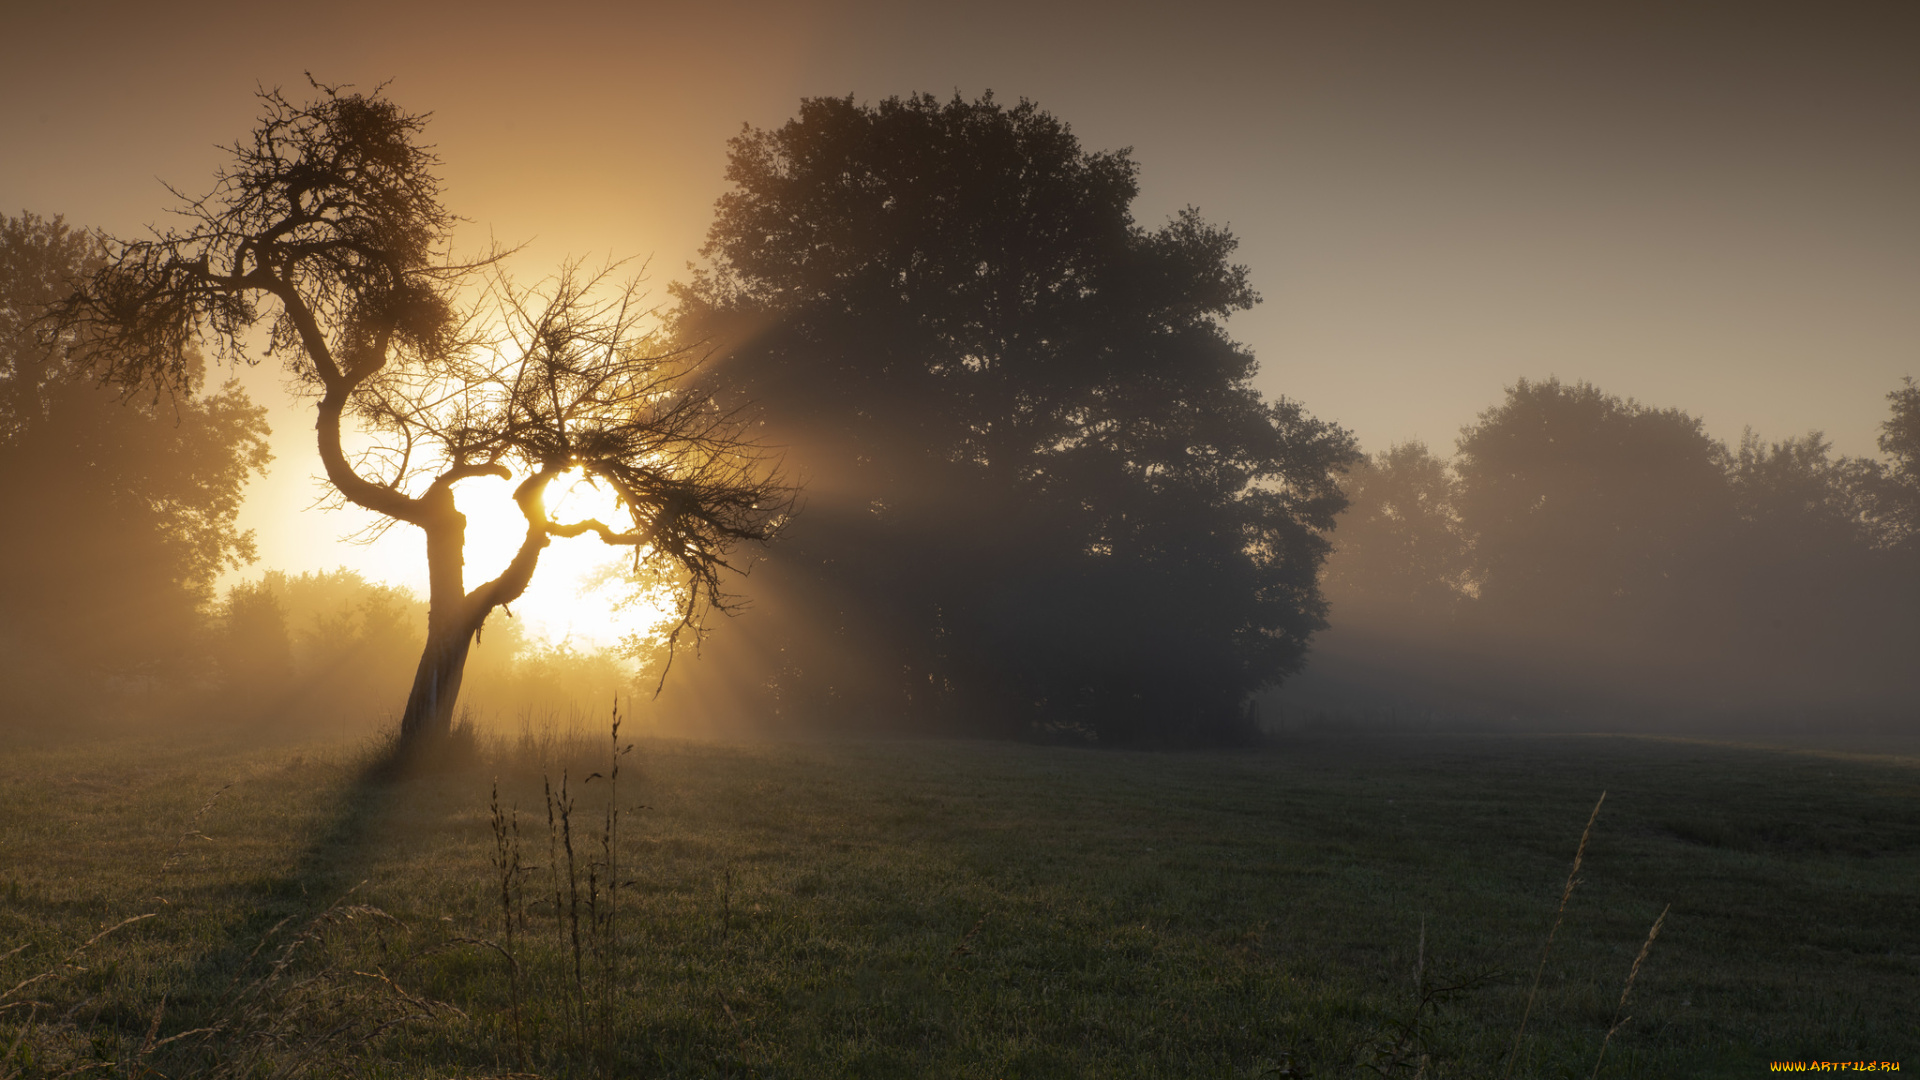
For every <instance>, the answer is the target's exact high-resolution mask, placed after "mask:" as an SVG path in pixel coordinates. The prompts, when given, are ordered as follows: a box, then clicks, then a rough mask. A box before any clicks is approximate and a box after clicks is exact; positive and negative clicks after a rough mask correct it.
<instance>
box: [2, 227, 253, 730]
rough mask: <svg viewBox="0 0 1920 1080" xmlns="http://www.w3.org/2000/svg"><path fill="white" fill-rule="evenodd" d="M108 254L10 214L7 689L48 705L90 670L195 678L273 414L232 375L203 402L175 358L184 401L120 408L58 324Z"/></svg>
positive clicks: (242, 536)
mask: <svg viewBox="0 0 1920 1080" xmlns="http://www.w3.org/2000/svg"><path fill="white" fill-rule="evenodd" d="M106 255H107V252H106V248H105V245H104V244H103V243H102V242H101V241H100V240H99V239H98V238H97V237H96V236H94V235H93V234H91V233H87V232H85V231H82V230H79V229H75V228H72V227H71V226H69V225H67V224H66V223H65V222H63V221H61V220H60V219H58V218H54V219H52V220H48V219H45V218H41V217H37V216H34V215H32V214H23V215H21V216H19V217H5V218H0V506H5V507H6V508H7V510H6V513H5V514H4V515H3V516H0V523H3V524H0V613H4V614H0V664H4V665H6V667H7V668H8V669H9V670H8V671H7V677H6V678H4V679H0V683H4V684H5V685H6V686H7V687H9V688H10V689H13V690H16V691H20V692H26V691H29V690H31V689H32V688H34V687H42V688H45V689H48V690H49V694H50V696H49V697H48V700H49V701H52V700H57V699H59V698H70V697H71V696H72V689H71V688H72V685H73V681H74V677H75V676H76V675H77V674H80V673H86V672H92V673H96V674H98V673H104V674H108V675H114V676H119V677H122V678H138V679H141V680H151V679H153V678H156V677H166V676H175V677H187V676H190V675H191V674H192V670H191V666H192V655H193V646H194V645H195V644H196V643H197V642H198V634H197V631H198V626H199V618H200V614H201V612H202V610H203V609H204V608H205V607H206V605H208V604H209V603H210V602H211V600H212V598H213V585H214V580H215V578H216V577H218V575H219V574H220V573H221V572H222V571H224V570H226V569H228V568H230V567H235V566H238V565H241V564H243V563H245V562H248V561H250V560H251V559H252V557H253V538H252V536H251V534H249V533H246V532H244V531H242V530H241V529H240V528H239V527H238V525H237V517H238V514H239V509H240V499H241V492H242V489H243V488H244V486H245V484H246V482H247V480H248V479H249V478H250V477H251V476H253V475H255V474H258V473H260V472H263V471H264V470H265V467H266V464H267V461H268V459H269V455H268V451H267V441H266V438H267V425H266V418H265V413H264V411H263V410H261V409H259V408H257V407H256V406H254V405H253V404H252V403H251V402H249V401H248V400H247V396H246V395H245V394H244V393H243V392H242V391H241V390H240V389H239V388H238V387H237V386H235V385H233V384H231V383H229V384H227V385H226V386H223V387H221V388H219V389H217V390H215V391H213V392H211V393H207V392H205V391H204V385H203V384H204V368H203V365H202V364H201V363H200V360H199V357H198V356H197V355H195V354H193V353H191V352H183V353H182V354H181V355H180V356H179V357H178V358H177V363H176V366H175V367H174V369H173V372H172V377H173V380H174V385H175V386H176V387H177V388H178V389H179V391H180V392H179V393H178V394H176V395H174V396H172V397H169V398H160V399H155V398H153V397H140V396H135V397H132V398H125V397H124V395H122V394H120V393H116V392H115V391H114V390H112V389H110V388H104V387H102V386H101V385H100V384H99V378H98V376H99V374H100V373H101V370H102V369H101V367H100V366H99V364H100V363H101V362H104V361H105V360H106V359H107V358H106V357H104V356H103V355H102V354H101V353H100V352H99V351H98V350H97V349H96V348H95V347H94V343H93V342H91V341H90V340H89V339H87V338H86V337H84V336H81V335H78V334H75V333H66V334H57V333H53V332H52V329H51V325H50V324H49V323H47V322H46V321H45V320H46V315H47V313H48V311H49V309H50V307H51V305H53V304H54V303H55V302H56V301H58V300H59V299H61V298H62V297H63V296H64V295H65V294H66V292H67V290H68V289H69V288H70V287H71V284H72V282H73V281H74V280H76V279H78V278H80V277H82V276H84V275H86V274H88V273H90V272H93V271H96V270H97V269H98V268H99V267H100V266H102V265H103V264H104V262H105V259H106ZM13 704H14V705H16V706H18V704H19V702H17V701H16V702H14V703H13Z"/></svg>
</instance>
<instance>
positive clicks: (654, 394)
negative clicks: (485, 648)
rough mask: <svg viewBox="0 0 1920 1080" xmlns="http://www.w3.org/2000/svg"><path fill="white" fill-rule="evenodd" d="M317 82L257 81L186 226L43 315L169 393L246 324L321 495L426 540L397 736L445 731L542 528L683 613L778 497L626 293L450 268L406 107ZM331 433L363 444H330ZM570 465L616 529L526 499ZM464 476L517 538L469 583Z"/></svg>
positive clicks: (121, 368)
mask: <svg viewBox="0 0 1920 1080" xmlns="http://www.w3.org/2000/svg"><path fill="white" fill-rule="evenodd" d="M318 89H319V90H320V91H321V92H320V95H319V97H318V98H317V99H315V100H314V101H311V102H309V103H306V104H294V103H292V102H290V101H288V100H287V99H286V98H284V97H282V96H281V94H280V93H279V92H277V91H274V92H268V93H263V94H262V101H263V103H264V106H265V108H264V114H263V116H262V119H261V122H260V125H259V127H258V128H257V129H256V130H255V131H254V133H253V136H252V138H251V140H249V141H246V142H242V143H239V144H236V145H235V146H234V147H233V148H232V162H231V164H229V165H228V167H227V168H225V169H224V170H222V171H221V172H220V173H219V175H218V179H217V182H216V184H215V187H214V190H213V191H212V193H211V194H209V195H207V196H206V197H204V198H201V199H198V200H194V201H191V202H188V203H186V204H185V206H184V207H183V208H182V211H181V212H182V213H183V214H184V216H185V217H186V218H187V219H188V221H189V224H188V225H187V226H186V227H184V228H181V229H169V230H164V231H159V232H158V233H157V234H156V237H155V238H154V239H151V240H142V241H134V242H121V243H117V244H116V245H115V247H114V250H113V253H112V257H111V259H110V260H109V264H108V265H107V266H106V267H105V268H104V269H103V270H101V271H100V272H99V273H97V274H95V275H94V276H93V277H92V278H91V279H90V280H89V281H88V282H87V283H86V284H85V286H84V287H83V288H81V289H80V290H78V291H77V292H76V293H75V294H74V295H73V296H72V298H71V299H70V300H69V302H68V303H67V305H66V307H65V312H64V314H65V322H66V324H67V325H68V326H70V327H74V328H77V329H79V330H82V331H84V333H85V335H86V336H85V337H84V338H83V339H82V340H83V341H86V342H88V343H90V346H89V348H88V350H87V353H86V356H87V358H88V359H89V360H90V361H92V362H95V363H97V364H99V365H100V366H101V368H102V370H103V371H104V372H105V373H106V374H107V375H108V376H109V377H110V378H111V379H113V380H114V381H115V382H117V383H119V384H120V385H123V386H127V387H141V388H155V389H160V390H166V389H173V388H177V387H179V386H180V385H182V383H183V381H184V380H185V379H186V377H187V374H188V369H187V366H186V365H187V361H186V359H185V357H186V356H187V355H188V351H187V350H188V348H189V346H190V345H191V344H192V343H193V342H195V341H197V340H200V339H201V338H203V337H207V338H211V340H212V341H213V342H214V343H215V345H216V347H217V348H218V349H219V350H220V353H221V355H223V356H227V357H242V356H245V355H246V353H245V342H246V340H247V336H248V334H249V333H250V332H251V331H252V329H253V328H254V327H255V326H257V325H259V324H260V323H261V322H262V321H264V322H266V324H267V327H268V345H267V354H268V355H270V356H273V357H276V358H278V359H280V360H281V361H282V363H283V366H284V368H285V370H286V371H287V372H288V373H289V374H290V375H291V376H292V377H293V378H294V379H295V380H297V381H298V383H299V384H300V385H301V386H302V387H303V388H304V389H306V390H307V391H308V392H310V393H311V394H312V395H313V396H314V398H315V399H316V402H315V412H316V415H317V421H318V422H317V425H316V426H317V428H318V436H319V449H320V458H321V462H322V464H323V466H324V468H325V470H326V475H327V479H328V480H329V481H330V482H331V484H332V486H333V488H334V490H335V491H337V492H338V494H339V496H340V497H341V498H342V499H344V500H346V501H348V502H351V503H354V504H356V505H358V506H361V507H364V508H366V509H368V510H372V511H374V512H375V513H378V514H382V515H385V516H386V517H387V518H390V519H392V520H393V521H396V522H405V523H407V524H409V525H413V526H416V527H418V528H419V529H420V530H421V531H422V532H423V533H424V534H425V539H426V547H427V566H428V579H429V583H430V585H429V593H430V595H429V598H428V619H427V638H426V645H425V649H424V651H423V654H422V656H421V659H420V663H419V667H418V671H417V674H416V676H415V678H414V683H413V688H412V691H411V692H410V694H409V697H408V700H407V706H406V711H405V713H404V714H403V716H402V719H401V731H402V735H403V737H404V738H409V739H412V738H415V737H418V736H421V735H430V734H434V733H438V732H444V731H445V730H446V729H447V727H448V725H449V723H450V721H451V718H452V715H453V707H454V701H455V698H456V696H457V695H458V693H459V689H460V680H461V674H462V671H463V670H464V666H465V662H466V657H467V653H468V649H469V647H470V646H471V643H472V641H473V638H474V636H475V634H477V633H478V632H479V630H480V628H481V626H482V624H483V623H484V622H485V620H486V618H487V616H488V614H489V613H491V612H492V611H493V610H494V609H495V608H497V607H499V606H501V605H502V604H507V603H510V602H512V601H513V600H514V599H515V598H517V597H518V596H520V594H521V593H522V592H523V591H524V590H525V589H526V587H527V583H528V582H529V581H530V580H531V579H532V576H533V572H534V569H535V566H536V565H537V563H538V560H539V557H540V553H541V551H542V550H544V549H545V548H546V546H547V545H548V544H549V543H550V541H551V540H552V538H553V537H556V536H578V535H583V534H586V533H593V534H595V535H597V536H599V538H600V539H601V540H603V541H605V542H607V543H609V544H616V545H625V546H628V547H630V548H632V549H633V550H634V551H635V558H636V559H641V558H651V559H659V560H667V561H670V562H672V563H673V564H674V565H676V566H677V567H678V570H679V572H680V573H681V574H682V575H684V578H685V581H686V588H685V592H684V597H685V607H684V609H683V614H684V618H683V620H682V625H683V626H686V627H697V625H698V623H697V619H698V615H699V612H700V611H701V610H703V608H704V607H705V606H707V605H711V604H714V603H717V602H719V601H720V599H721V593H720V580H721V574H722V572H723V571H724V570H725V569H726V568H727V562H726V558H727V553H728V551H729V550H730V548H732V547H733V546H734V545H735V544H737V543H739V542H742V541H760V540H764V539H766V538H767V537H768V536H769V535H770V534H771V532H772V530H773V528H774V525H775V522H776V521H777V519H778V517H779V515H780V514H781V512H782V509H783V505H784V504H783V497H782V494H781V489H780V488H779V486H778V485H777V483H775V482H774V481H773V480H771V479H770V478H769V476H768V473H767V470H766V468H765V467H764V462H763V460H762V457H761V455H760V454H759V453H758V452H757V450H756V448H755V447H754V446H753V445H752V444H751V443H750V442H748V441H747V440H746V439H745V438H744V437H743V435H742V432H741V430H740V427H739V425H738V424H737V423H736V422H735V421H734V419H733V417H732V416H731V415H730V414H729V413H727V412H725V411H723V410H721V409H719V408H718V407H717V406H716V405H715V404H714V402H713V400H712V398H711V397H710V396H709V395H708V394H706V393H705V392H703V391H702V390H701V389H700V388H699V387H698V386H697V385H696V384H695V382H694V381H693V379H692V378H691V374H692V370H693V368H694V367H695V365H694V364H693V362H692V361H691V359H690V358H689V356H688V355H687V354H686V353H683V352H676V351H672V350H662V349H658V348H655V347H652V343H651V342H650V341H649V340H648V339H647V338H646V336H645V334H644V333H643V332H642V330H643V327H642V319H643V318H644V316H645V314H646V313H645V312H644V311H642V310H641V309H640V308H639V307H638V305H637V302H636V301H637V296H636V294H635V293H634V291H633V288H632V287H631V286H629V287H627V288H624V289H613V290H610V291H607V290H602V289H600V288H599V286H600V284H601V282H600V280H599V279H598V278H590V279H585V280H582V279H580V278H578V277H576V276H574V275H573V274H571V273H563V274H562V275H561V276H560V278H559V279H558V280H557V281H556V282H555V283H553V284H552V285H551V287H550V288H548V289H547V290H546V291H545V292H544V294H538V293H535V292H530V291H527V290H522V289H519V288H516V287H515V286H513V285H512V284H511V283H510V282H509V281H507V280H506V279H505V278H504V277H503V276H501V275H499V274H498V273H497V271H496V267H497V258H491V257H490V258H488V259H484V260H481V261H480V262H478V263H466V264H462V263H458V262H455V261H453V260H452V259H451V258H450V257H449V256H448V254H447V236H448V231H449V229H450V227H451V226H452V224H453V218H452V216H451V215H450V214H449V213H448V212H447V211H446V210H445V209H444V208H443V207H442V206H441V203H440V196H439V182H438V180H437V178H436V177H435V176H434V174H433V169H434V167H435V165H436V164H437V160H436V159H435V157H434V156H433V154H432V153H431V152H430V151H429V150H428V149H427V148H426V147H423V146H421V145H420V144H419V142H418V138H419V135H420V132H421V130H422V127H423V125H424V123H425V120H424V118H423V117H421V116H418V115H414V114H410V113H407V112H405V111H403V110H402V109H400V108H399V107H398V106H397V105H395V104H394V103H393V102H391V101H389V100H387V99H385V98H384V97H382V96H381V95H380V94H379V92H377V91H376V92H375V93H373V94H367V95H363V94H352V93H344V92H340V91H337V90H335V89H333V88H327V87H319V88H318ZM489 277H490V287H489V289H488V290H487V295H486V297H485V299H484V300H482V301H481V302H480V303H481V305H482V307H483V311H484V315H483V313H482V312H481V311H469V312H465V313H463V312H462V311H461V310H460V303H461V294H460V290H461V289H462V288H463V287H467V286H470V285H473V284H475V283H476V282H477V280H479V279H483V278H489ZM483 328H484V330H483ZM348 427H352V428H357V429H358V430H360V431H363V432H366V433H369V434H371V435H372V436H373V438H374V449H373V450H371V451H370V452H368V453H365V454H361V455H359V456H357V457H356V456H355V455H352V454H350V453H349V452H348V450H347V447H346V443H345V442H344V441H343V437H342V435H343V429H345V428H348ZM576 470H577V471H578V472H580V473H584V474H585V475H586V476H588V477H590V478H592V480H594V481H595V482H596V483H602V484H606V485H608V486H609V487H610V488H611V489H612V490H613V492H614V493H615V494H616V495H617V496H618V498H619V500H620V502H621V505H622V510H623V514H624V516H625V518H626V520H624V521H622V522H621V523H619V524H618V525H610V524H606V523H602V522H599V521H577V522H560V521H555V520H553V519H552V517H551V516H550V515H549V514H548V512H547V508H546V502H545V497H546V492H547V490H548V488H549V487H550V486H551V484H552V483H553V481H554V480H555V479H556V478H558V477H560V476H562V475H563V474H566V473H569V472H574V471H576ZM481 476H492V477H499V478H503V479H508V480H512V481H514V482H515V483H516V487H515V489H514V499H515V501H516V503H517V504H518V505H519V507H520V510H521V512H522V514H523V516H524V518H525V522H526V531H525V534H524V539H523V541H522V543H521V545H520V547H519V549H518V551H517V553H516V554H515V555H514V557H513V558H512V560H511V561H510V563H509V564H508V566H507V568H506V569H505V570H504V571H502V572H501V574H500V575H499V576H498V577H496V578H494V579H492V580H491V581H487V582H484V583H482V584H479V585H477V586H474V587H472V588H468V586H467V583H466V579H465V557H464V552H465V540H466V519H465V517H464V516H463V515H462V514H461V513H460V512H459V511H458V510H457V509H455V507H454V501H453V488H454V485H456V484H458V483H459V482H460V481H462V480H466V479H471V478H474V477H481Z"/></svg>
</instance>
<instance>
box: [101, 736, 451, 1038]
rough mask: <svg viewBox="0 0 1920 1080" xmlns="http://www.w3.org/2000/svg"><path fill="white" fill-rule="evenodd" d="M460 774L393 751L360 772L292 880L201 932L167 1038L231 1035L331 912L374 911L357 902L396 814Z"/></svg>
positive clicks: (174, 1001) (171, 1003)
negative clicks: (193, 1033) (422, 784)
mask: <svg viewBox="0 0 1920 1080" xmlns="http://www.w3.org/2000/svg"><path fill="white" fill-rule="evenodd" d="M455 767H457V765H456V763H454V762H450V761H448V760H447V759H446V756H445V755H444V752H443V751H441V750H440V749H439V748H431V749H429V750H426V751H422V750H419V749H417V748H415V749H413V750H411V751H409V750H406V749H402V748H400V747H397V746H392V745H390V746H387V747H384V748H381V749H379V750H377V751H375V752H373V753H372V754H370V755H369V756H368V757H367V758H366V759H365V760H363V761H361V762H359V763H358V764H356V765H355V766H354V767H353V769H352V772H351V774H350V776H349V777H348V779H347V780H346V782H345V783H343V784H341V785H340V787H339V788H338V790H337V791H336V792H335V793H334V795H333V797H332V799H331V801H330V804H329V805H328V806H327V808H326V809H324V810H323V811H322V812H321V813H320V814H318V815H316V816H315V817H314V818H313V819H312V821H311V824H310V827H309V828H308V829H307V831H306V835H307V836H308V837H309V839H308V840H307V841H306V843H305V844H304V845H303V846H302V847H301V848H300V850H299V852H298V854H297V855H296V856H295V857H294V858H293V859H292V860H291V862H290V863H289V864H287V868H286V869H285V870H284V871H283V872H281V873H278V874H274V875H269V876H265V877H262V878H259V879H255V880H253V881H250V882H246V883H241V884H236V885H234V886H232V888H233V889H234V890H237V891H239V892H241V893H243V894H246V895H243V896H240V897H233V898H230V899H229V900H228V901H227V902H226V903H224V904H222V906H223V907H227V908H230V909H232V914H230V915H227V916H226V917H225V918H224V919H223V921H222V922H221V923H220V925H218V926H217V927H215V928H209V929H207V930H205V931H202V932H201V935H202V936H201V940H202V941H203V942H204V943H205V944H204V947H203V948H202V949H201V950H200V952H199V953H198V955H197V956H195V957H194V958H193V959H192V960H191V961H189V962H187V963H186V964H184V965H183V966H182V967H181V968H180V969H178V970H177V974H175V975H174V976H173V977H172V978H170V979H169V981H168V990H167V995H168V997H167V1003H166V1006H165V1011H166V1017H167V1024H166V1026H167V1028H169V1029H173V1030H179V1031H187V1030H194V1029H216V1030H220V1029H227V1028H230V1027H231V1026H232V1025H231V1023H230V1021H231V1020H232V1019H233V1016H234V1014H235V1011H236V1009H235V1006H236V1002H237V1001H238V999H239V998H240V997H241V996H243V995H244V994H245V993H246V991H247V990H248V988H249V987H250V986H251V985H253V984H255V983H256V982H257V981H258V980H260V979H261V978H262V977H263V976H265V975H266V974H267V973H269V972H270V971H272V970H273V968H274V965H276V964H277V963H280V962H282V960H283V959H284V958H285V957H286V956H288V955H290V947H291V945H292V944H293V943H294V942H295V941H296V939H298V938H299V937H300V936H301V935H302V934H303V933H305V932H306V931H307V929H308V928H309V927H312V926H314V925H315V924H316V922H317V921H319V920H322V919H325V918H326V917H327V916H328V914H329V913H330V912H338V911H341V910H343V909H346V910H360V911H364V910H366V909H364V908H357V909H354V908H349V907H348V906H349V905H361V904H364V900H363V899H362V898H360V897H357V896H356V895H355V893H356V890H357V889H358V888H359V886H360V885H361V884H362V883H363V882H365V880H366V879H367V878H368V876H369V875H370V873H371V872H372V871H373V869H374V867H375V866H376V864H377V863H378V861H379V858H380V856H381V849H382V846H383V835H382V834H383V832H385V831H386V827H387V826H389V825H390V824H391V822H392V821H393V819H394V817H395V810H396V808H397V807H398V806H399V805H400V804H401V803H402V802H403V801H404V800H406V799H408V798H409V797H417V796H418V795H419V794H420V792H419V791H418V784H417V783H416V782H417V781H420V780H423V779H431V778H432V777H434V776H435V775H436V774H438V773H443V772H444V771H446V770H449V769H452V768H455ZM126 1019H128V1020H139V1021H141V1022H144V1021H145V1019H146V1018H126ZM194 1050H195V1048H194V1047H193V1046H192V1045H190V1044H188V1045H182V1046H181V1047H180V1051H182V1052H188V1051H194Z"/></svg>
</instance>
